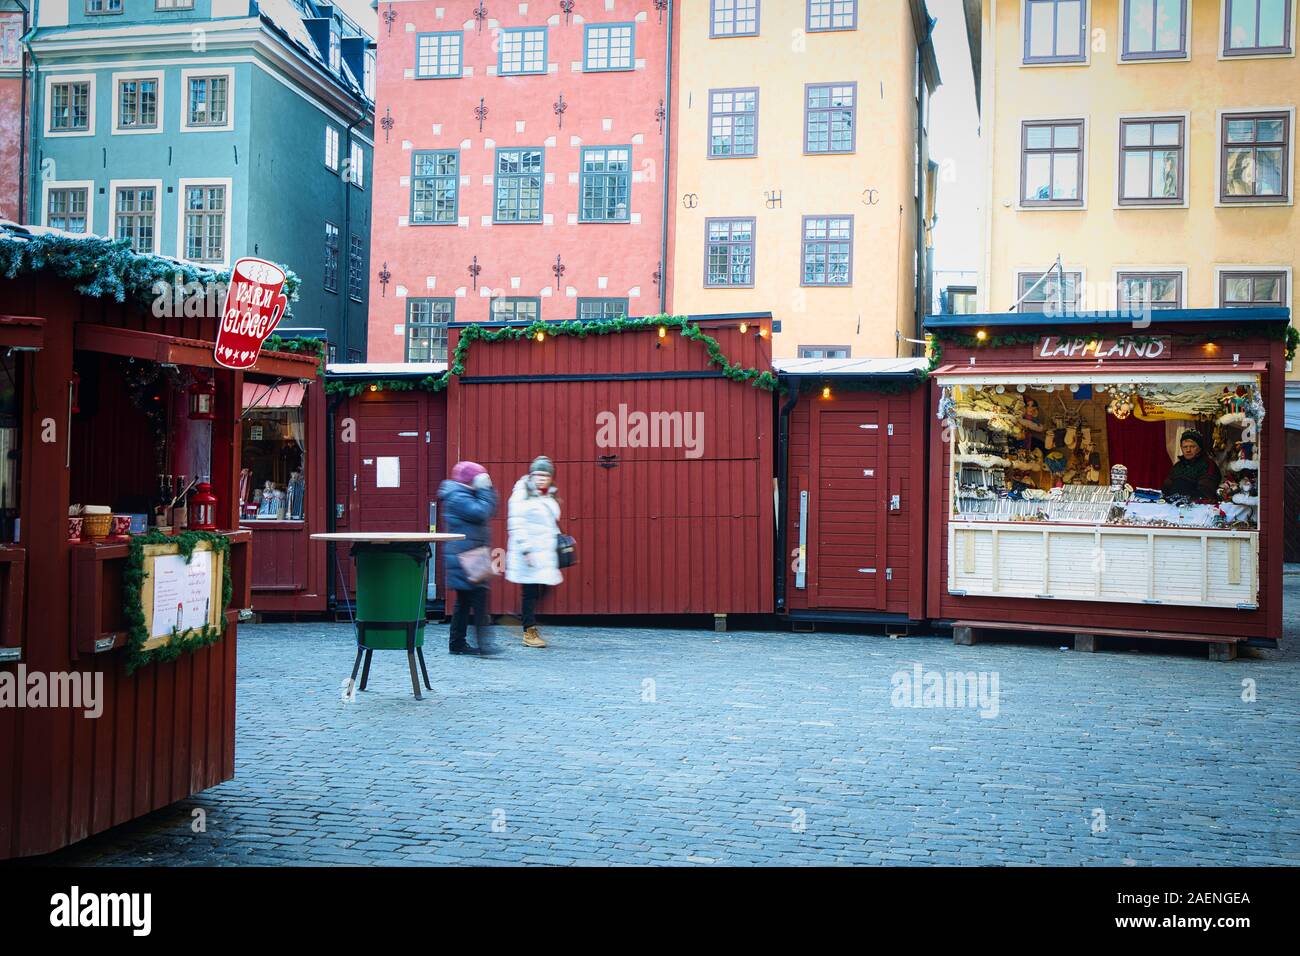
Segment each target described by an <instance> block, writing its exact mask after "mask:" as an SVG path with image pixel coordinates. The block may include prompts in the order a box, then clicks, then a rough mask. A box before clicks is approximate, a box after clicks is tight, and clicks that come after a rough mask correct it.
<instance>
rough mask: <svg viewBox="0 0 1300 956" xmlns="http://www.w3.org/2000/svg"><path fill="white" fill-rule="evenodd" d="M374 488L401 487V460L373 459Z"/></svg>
mask: <svg viewBox="0 0 1300 956" xmlns="http://www.w3.org/2000/svg"><path fill="white" fill-rule="evenodd" d="M375 487H376V488H400V487H402V459H400V458H396V457H394V458H376V459H375Z"/></svg>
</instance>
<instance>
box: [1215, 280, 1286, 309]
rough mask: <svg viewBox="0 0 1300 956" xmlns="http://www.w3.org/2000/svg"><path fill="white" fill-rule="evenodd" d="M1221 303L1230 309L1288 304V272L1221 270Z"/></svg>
mask: <svg viewBox="0 0 1300 956" xmlns="http://www.w3.org/2000/svg"><path fill="white" fill-rule="evenodd" d="M1219 304H1220V305H1222V306H1224V307H1225V308H1229V309H1246V308H1250V307H1251V306H1270V305H1271V306H1281V305H1286V273H1285V272H1221V273H1219Z"/></svg>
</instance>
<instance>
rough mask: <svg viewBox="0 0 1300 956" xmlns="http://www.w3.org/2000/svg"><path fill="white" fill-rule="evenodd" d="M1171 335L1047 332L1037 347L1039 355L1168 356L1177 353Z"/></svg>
mask: <svg viewBox="0 0 1300 956" xmlns="http://www.w3.org/2000/svg"><path fill="white" fill-rule="evenodd" d="M1172 342H1173V340H1172V338H1171V337H1170V336H1168V335H1154V336H1145V337H1143V336H1135V335H1134V336H1128V335H1121V336H1120V337H1119V338H1114V339H1106V338H1091V337H1089V336H1082V335H1076V336H1059V337H1058V336H1055V335H1044V336H1043V337H1042V338H1041V339H1039V340H1038V348H1036V349H1035V350H1034V358H1036V359H1082V360H1087V359H1093V360H1096V361H1105V360H1106V359H1145V360H1148V361H1149V360H1152V359H1167V358H1170V357H1171V356H1172V355H1173V354H1174V350H1173V344H1172Z"/></svg>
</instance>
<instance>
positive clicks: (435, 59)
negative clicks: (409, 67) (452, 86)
mask: <svg viewBox="0 0 1300 956" xmlns="http://www.w3.org/2000/svg"><path fill="white" fill-rule="evenodd" d="M464 42H465V40H464V35H463V34H461V33H459V32H457V33H421V34H420V35H419V37H418V39H417V40H416V41H415V75H416V77H418V78H422V79H423V78H430V77H435V78H437V77H451V76H460V75H461V67H462V58H461V50H462V46H463V44H464Z"/></svg>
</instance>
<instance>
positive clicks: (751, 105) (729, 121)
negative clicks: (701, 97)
mask: <svg viewBox="0 0 1300 956" xmlns="http://www.w3.org/2000/svg"><path fill="white" fill-rule="evenodd" d="M757 155H758V88H757V87H748V88H746V89H739V90H709V158H710V159H721V158H732V157H737V156H757Z"/></svg>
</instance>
